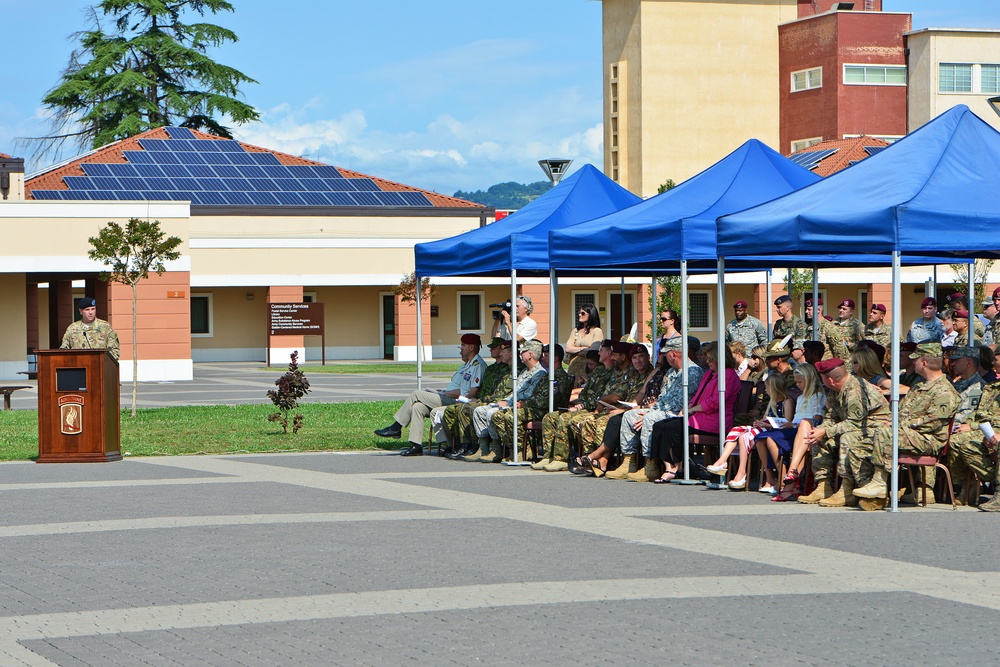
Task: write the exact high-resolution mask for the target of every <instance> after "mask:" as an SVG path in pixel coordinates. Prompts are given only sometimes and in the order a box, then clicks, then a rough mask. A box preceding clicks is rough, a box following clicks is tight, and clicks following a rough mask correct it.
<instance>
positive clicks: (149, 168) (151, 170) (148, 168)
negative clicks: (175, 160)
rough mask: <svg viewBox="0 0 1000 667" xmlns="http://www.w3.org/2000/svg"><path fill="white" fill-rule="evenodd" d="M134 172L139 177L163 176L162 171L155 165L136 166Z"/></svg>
mask: <svg viewBox="0 0 1000 667" xmlns="http://www.w3.org/2000/svg"><path fill="white" fill-rule="evenodd" d="M135 171H136V173H138V174H139V175H140V176H163V170H162V169H160V168H159V166H157V165H155V164H137V165H135Z"/></svg>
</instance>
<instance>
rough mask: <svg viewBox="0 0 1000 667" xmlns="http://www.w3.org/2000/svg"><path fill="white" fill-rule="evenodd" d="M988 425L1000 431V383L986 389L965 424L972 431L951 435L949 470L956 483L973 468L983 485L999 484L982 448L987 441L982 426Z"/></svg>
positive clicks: (985, 451)
mask: <svg viewBox="0 0 1000 667" xmlns="http://www.w3.org/2000/svg"><path fill="white" fill-rule="evenodd" d="M987 422H988V423H989V424H990V425H991V426H993V427H994V431H996V430H998V429H1000V383H994V384H988V385H986V386H984V387H983V393H982V395H981V396H980V399H979V406H978V407H977V408H976V410H975V412H974V413H973V414H971V415H970V416H969V417H968V418H967V419H966V421H965V423H966V424H968V425H969V429H970V430H969V431H968V432H966V433H952V435H951V442H950V443H949V446H948V468H950V469H951V471H952V479H954V480H955V481H958V480H959V479H960V477H959V473H960V472H962V473H964V471H965V470H966V469H967V468H971V469H972V471H973V472H975V473H976V474H977V475H978V476H979V479H980V480H982V481H984V482H993V483H996V482H997V481H1000V480H998V477H1000V475H998V474H997V464H996V461H994V460H993V457H991V455H990V452H989V451H988V450H987V448H986V445H985V444H983V440H985V438H984V437H983V433H982V431H980V430H979V426H980V425H981V424H984V423H987Z"/></svg>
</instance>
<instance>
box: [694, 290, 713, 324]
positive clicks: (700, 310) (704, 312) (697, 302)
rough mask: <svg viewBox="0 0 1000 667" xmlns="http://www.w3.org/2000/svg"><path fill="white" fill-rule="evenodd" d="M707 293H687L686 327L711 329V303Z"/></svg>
mask: <svg viewBox="0 0 1000 667" xmlns="http://www.w3.org/2000/svg"><path fill="white" fill-rule="evenodd" d="M710 301H711V300H710V299H709V294H708V292H688V327H689V328H691V329H711V328H712V318H711V303H710Z"/></svg>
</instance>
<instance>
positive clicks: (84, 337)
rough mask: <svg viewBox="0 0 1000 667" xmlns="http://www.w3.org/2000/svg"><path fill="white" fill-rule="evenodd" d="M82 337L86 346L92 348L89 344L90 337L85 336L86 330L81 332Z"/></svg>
mask: <svg viewBox="0 0 1000 667" xmlns="http://www.w3.org/2000/svg"><path fill="white" fill-rule="evenodd" d="M83 339H84V340H85V341H87V347H88V348H92V347H94V346H93V345H91V344H90V339H89V338H87V332H86V331H84V332H83Z"/></svg>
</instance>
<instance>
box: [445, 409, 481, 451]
mask: <svg viewBox="0 0 1000 667" xmlns="http://www.w3.org/2000/svg"><path fill="white" fill-rule="evenodd" d="M478 406H479V403H477V402H476V401H470V402H468V403H456V404H455V405H449V406H447V407H446V408H445V409H444V428H445V430H447V431H448V432H449V433H451V437H452V438H454V439H455V442H461V443H465V444H472V443H474V442H475V441H476V434H475V432H474V431H473V430H472V411H473V410H475V409H476V408H477V407H478Z"/></svg>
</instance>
